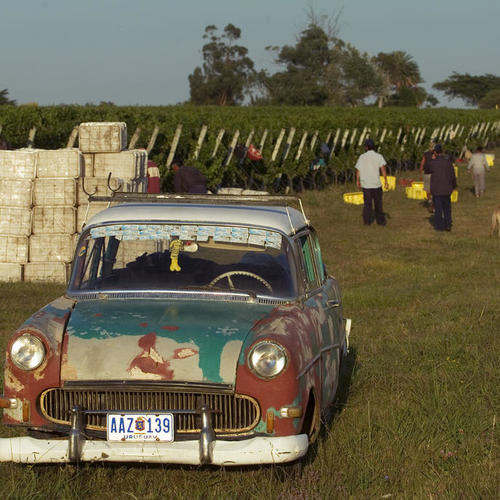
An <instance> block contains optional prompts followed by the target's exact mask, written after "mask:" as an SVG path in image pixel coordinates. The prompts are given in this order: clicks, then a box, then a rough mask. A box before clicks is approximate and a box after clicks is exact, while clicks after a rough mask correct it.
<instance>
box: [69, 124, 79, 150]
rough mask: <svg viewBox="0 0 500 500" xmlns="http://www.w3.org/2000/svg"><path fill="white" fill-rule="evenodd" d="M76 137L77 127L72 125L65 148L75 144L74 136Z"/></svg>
mask: <svg viewBox="0 0 500 500" xmlns="http://www.w3.org/2000/svg"><path fill="white" fill-rule="evenodd" d="M77 137H78V127H73V130H72V131H71V134H70V135H69V138H68V142H67V144H66V149H70V148H73V147H74V146H75V141H76V138H77Z"/></svg>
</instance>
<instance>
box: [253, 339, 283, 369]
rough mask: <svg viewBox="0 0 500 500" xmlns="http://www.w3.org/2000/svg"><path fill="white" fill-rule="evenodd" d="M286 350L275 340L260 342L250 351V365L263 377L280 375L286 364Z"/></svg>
mask: <svg viewBox="0 0 500 500" xmlns="http://www.w3.org/2000/svg"><path fill="white" fill-rule="evenodd" d="M286 362H287V354H286V350H285V349H284V348H283V347H281V346H280V345H279V344H275V343H274V342H268V341H267V342H259V343H258V344H256V345H255V346H254V347H253V348H252V350H251V351H250V355H249V356H248V366H249V367H250V369H251V370H252V371H253V372H255V374H256V375H257V376H259V377H262V378H273V377H276V376H277V375H279V374H280V373H281V372H282V371H283V370H284V369H285V366H286Z"/></svg>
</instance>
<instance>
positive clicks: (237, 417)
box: [40, 388, 260, 434]
mask: <svg viewBox="0 0 500 500" xmlns="http://www.w3.org/2000/svg"><path fill="white" fill-rule="evenodd" d="M75 405H78V406H80V407H82V408H83V409H84V410H90V411H92V410H98V411H102V410H110V411H144V412H145V411H150V410H162V411H163V410H197V409H199V408H200V407H201V406H202V405H207V406H208V407H209V408H210V409H212V410H214V414H213V417H212V422H213V427H214V430H215V432H219V433H227V434H239V433H244V432H248V431H250V430H251V429H252V428H253V427H255V426H256V425H257V422H258V421H259V418H260V410H259V405H258V403H257V402H256V401H255V400H254V399H252V398H250V397H248V396H242V395H238V394H218V393H213V394H212V393H208V394H207V393H201V392H181V391H176V392H172V391H163V390H155V391H132V390H108V389H99V390H78V389H60V388H55V389H48V390H46V391H45V392H43V393H42V395H41V396H40V408H41V411H42V413H43V415H44V416H45V417H46V418H47V419H48V420H50V421H51V422H54V423H57V424H63V425H69V424H70V410H71V408H72V407H73V406H75ZM174 420H175V429H176V432H180V433H189V432H199V431H200V426H199V419H198V417H197V416H196V415H192V414H188V415H183V414H175V415H174ZM86 427H87V429H89V430H97V431H105V430H106V414H105V413H104V414H103V413H100V414H92V413H87V415H86Z"/></svg>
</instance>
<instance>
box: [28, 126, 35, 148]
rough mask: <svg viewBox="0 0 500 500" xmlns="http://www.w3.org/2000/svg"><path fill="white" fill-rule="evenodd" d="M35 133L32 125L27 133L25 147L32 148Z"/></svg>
mask: <svg viewBox="0 0 500 500" xmlns="http://www.w3.org/2000/svg"><path fill="white" fill-rule="evenodd" d="M35 135H36V127H32V128H31V130H30V133H29V135H28V143H27V144H26V147H27V148H32V147H33V146H34V145H35Z"/></svg>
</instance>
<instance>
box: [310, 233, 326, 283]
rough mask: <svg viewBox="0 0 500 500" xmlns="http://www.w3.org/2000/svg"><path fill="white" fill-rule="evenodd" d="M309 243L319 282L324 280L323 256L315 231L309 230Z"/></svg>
mask: <svg viewBox="0 0 500 500" xmlns="http://www.w3.org/2000/svg"><path fill="white" fill-rule="evenodd" d="M311 244H312V249H313V254H314V259H315V261H316V269H317V270H318V275H319V280H320V282H321V283H323V281H325V277H326V276H325V265H324V263H323V258H322V257H321V247H320V245H319V239H318V235H317V234H316V233H315V232H311Z"/></svg>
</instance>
